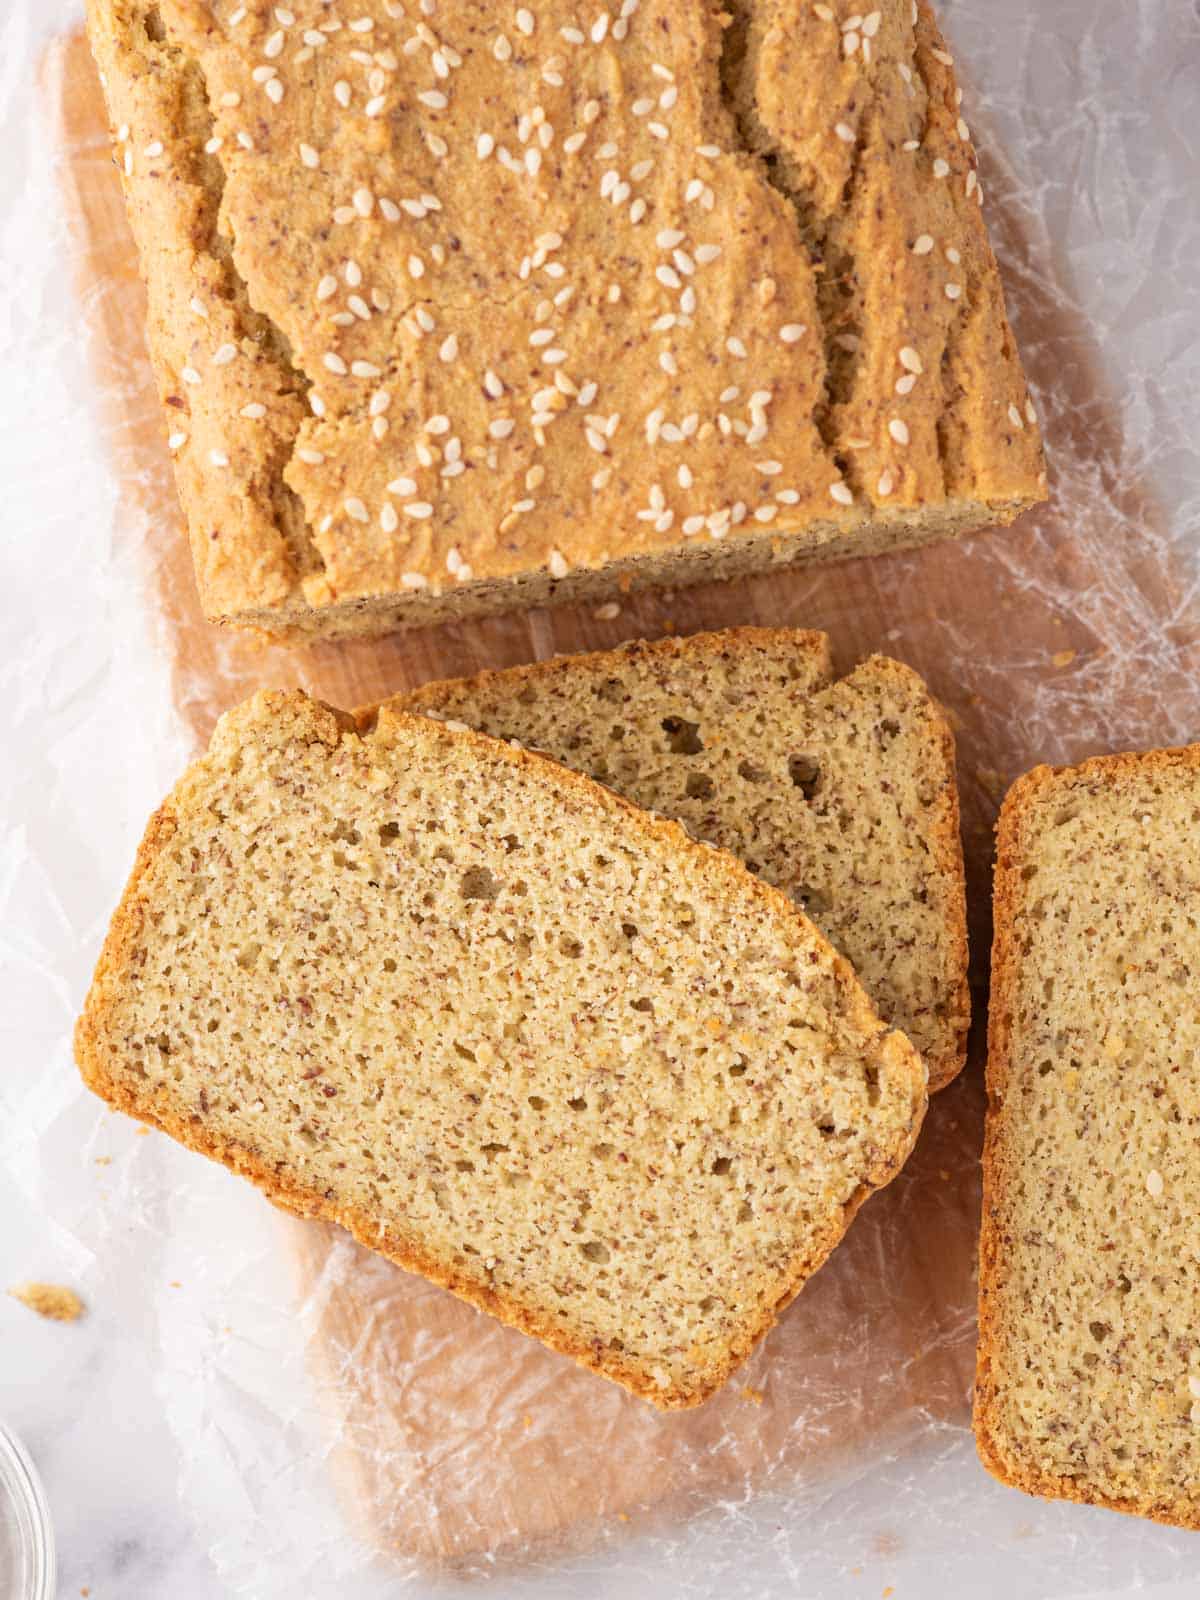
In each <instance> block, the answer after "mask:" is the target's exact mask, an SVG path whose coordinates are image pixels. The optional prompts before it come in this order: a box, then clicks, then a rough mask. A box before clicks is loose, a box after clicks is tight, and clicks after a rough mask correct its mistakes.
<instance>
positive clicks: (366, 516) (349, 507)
mask: <svg viewBox="0 0 1200 1600" xmlns="http://www.w3.org/2000/svg"><path fill="white" fill-rule="evenodd" d="M342 509H343V510H344V511H345V513H346V515H347V516H348V517H352V518H353V520H354V521H355V522H370V520H371V517H370V513H369V512H368V510H367V508H366V506H365V505H363V503H362V501H361V500H358V499H355V498H354V497H353V496H352V497H351V498H350V499H349V500H346V501H344V502H343V504H342Z"/></svg>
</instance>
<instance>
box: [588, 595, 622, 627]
mask: <svg viewBox="0 0 1200 1600" xmlns="http://www.w3.org/2000/svg"><path fill="white" fill-rule="evenodd" d="M592 615H593V616H594V617H595V619H596V621H597V622H612V621H613V619H614V618H615V617H619V616H620V615H621V608H620V606H619V605H618V604H617V602H616V601H615V600H606V601H605V603H604V604H603V605H602V606H597V607H596V609H595V611H594V612H593V613H592Z"/></svg>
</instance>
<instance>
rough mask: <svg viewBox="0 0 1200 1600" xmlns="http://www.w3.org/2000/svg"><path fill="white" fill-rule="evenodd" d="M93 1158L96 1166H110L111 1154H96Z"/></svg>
mask: <svg viewBox="0 0 1200 1600" xmlns="http://www.w3.org/2000/svg"><path fill="white" fill-rule="evenodd" d="M95 1160H96V1165H97V1166H98V1167H111V1166H112V1157H111V1156H97V1157H96V1158H95Z"/></svg>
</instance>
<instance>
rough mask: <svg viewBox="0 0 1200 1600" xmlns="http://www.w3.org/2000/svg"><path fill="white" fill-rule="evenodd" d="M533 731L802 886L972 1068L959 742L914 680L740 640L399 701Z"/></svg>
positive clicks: (653, 806)
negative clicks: (843, 670)
mask: <svg viewBox="0 0 1200 1600" xmlns="http://www.w3.org/2000/svg"><path fill="white" fill-rule="evenodd" d="M389 704H391V705H392V706H394V707H396V708H399V709H404V710H409V711H416V712H421V713H425V714H427V715H435V714H436V715H442V716H449V717H454V718H457V719H458V720H460V721H462V722H466V723H469V724H470V726H471V727H473V728H480V729H482V730H483V732H485V733H490V734H494V735H496V736H498V737H501V738H516V739H519V740H520V742H521V743H522V744H526V745H531V746H534V747H536V748H537V749H538V750H541V751H545V752H547V753H548V754H549V755H552V756H553V757H554V758H555V760H557V761H561V762H563V763H564V764H565V765H566V766H569V767H573V768H575V769H576V771H579V772H585V773H587V774H588V775H589V776H591V777H593V778H597V779H599V780H600V781H601V782H602V783H606V784H609V785H611V786H612V787H613V788H614V789H616V790H617V791H618V792H619V793H620V794H623V795H625V797H626V798H627V799H629V800H632V801H634V802H635V803H636V804H637V805H640V806H644V807H646V808H647V809H648V810H652V811H658V812H661V813H662V814H663V815H665V816H668V817H672V818H674V819H675V820H676V821H678V822H682V823H683V824H684V826H685V827H686V828H687V829H688V830H689V831H690V832H691V833H692V834H693V835H694V836H696V837H698V838H701V839H706V840H708V841H709V843H710V844H716V845H720V846H721V847H722V848H723V849H726V850H730V851H732V852H733V854H734V855H736V856H738V857H740V859H741V860H743V861H744V862H746V864H747V865H748V866H749V867H750V868H751V870H752V871H754V872H756V873H757V874H758V875H759V876H760V877H762V878H765V879H766V881H767V882H768V883H772V884H774V885H776V887H777V888H780V889H783V890H784V891H785V892H786V893H788V894H789V895H791V897H792V898H793V899H794V900H795V901H796V902H797V903H798V904H799V905H800V906H801V907H802V908H803V909H804V910H805V911H806V912H807V913H808V915H809V916H811V917H812V918H813V920H814V921H815V922H816V923H817V924H818V925H819V926H820V928H821V930H822V932H823V933H824V934H825V935H826V937H827V938H828V939H829V940H830V941H831V943H832V944H833V945H834V946H835V947H836V948H837V949H838V950H840V951H841V952H842V954H843V955H844V956H846V957H847V958H848V959H849V960H850V961H851V962H852V963H853V965H854V968H855V970H856V971H857V973H858V976H859V979H860V980H861V982H862V985H863V987H864V988H865V989H866V991H867V993H868V994H869V995H870V996H871V998H872V1000H873V1001H874V1003H875V1006H876V1008H877V1010H878V1011H879V1013H880V1015H881V1016H883V1017H885V1018H886V1019H887V1020H888V1021H889V1022H890V1023H892V1025H893V1026H894V1027H897V1028H899V1029H900V1030H901V1031H902V1032H903V1033H906V1034H907V1035H908V1037H909V1038H910V1039H911V1040H912V1042H913V1044H915V1045H916V1047H917V1049H918V1050H919V1051H920V1052H921V1054H922V1056H923V1057H924V1059H925V1065H926V1066H927V1067H928V1069H929V1082H930V1087H931V1088H933V1089H940V1088H942V1087H943V1086H944V1085H945V1084H947V1083H949V1082H950V1080H951V1079H952V1078H953V1077H954V1076H955V1075H956V1074H957V1073H958V1071H959V1070H960V1068H961V1067H962V1064H963V1058H964V1055H965V1052H966V1039H967V1025H968V1023H969V1021H970V1004H971V1002H970V992H969V990H968V988H967V932H966V905H965V898H964V891H963V861H962V844H961V841H960V838H959V827H958V790H957V787H956V784H955V776H954V739H953V735H952V734H951V732H950V728H949V726H948V724H947V722H946V719H945V716H944V715H943V714H942V711H941V708H940V707H939V706H938V704H937V702H936V701H935V700H933V698H932V697H931V696H930V694H929V691H928V690H927V689H926V687H925V685H924V683H923V682H922V681H921V679H920V678H919V677H918V676H917V674H916V673H915V672H913V671H912V669H911V668H909V667H905V666H902V665H901V664H900V662H898V661H889V660H887V659H886V658H884V657H883V656H872V657H871V659H870V660H869V661H865V662H863V663H862V665H861V666H858V667H856V668H855V669H854V671H853V672H851V673H849V674H848V675H847V676H846V677H844V678H838V677H836V676H835V674H834V671H833V663H832V660H831V658H830V651H829V641H828V639H827V638H826V636H825V635H824V634H823V633H806V632H801V631H800V630H799V629H792V628H737V629H730V630H729V631H727V632H723V633H710V634H696V635H694V636H693V637H691V638H686V639H660V640H658V641H657V642H655V643H645V642H638V643H636V644H632V645H628V646H626V647H625V648H623V649H620V650H612V651H605V652H602V653H597V654H594V655H578V656H560V657H557V658H556V659H555V660H553V661H546V662H541V663H539V664H537V665H535V666H529V667H516V668H513V669H510V670H509V671H507V672H485V673H482V674H481V675H480V676H479V677H476V678H466V679H459V680H457V681H455V682H452V683H431V684H427V685H425V687H424V688H422V689H419V690H417V691H416V693H415V694H409V695H403V696H400V697H398V698H397V699H394V700H392V701H390V702H389Z"/></svg>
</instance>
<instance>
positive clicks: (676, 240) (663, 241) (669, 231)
mask: <svg viewBox="0 0 1200 1600" xmlns="http://www.w3.org/2000/svg"><path fill="white" fill-rule="evenodd" d="M685 238H686V235H685V234H683V233H681V232H680V231H679V229H678V228H663V229H662V230H661V231H660V232H659V233H656V234H655V236H654V242H655V244H656V245H657V246H658V248H659V249H660V250H673V249H674V248H675V246H676V245H677V244H682V243H683V241H684V239H685Z"/></svg>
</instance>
